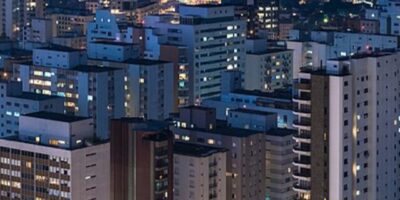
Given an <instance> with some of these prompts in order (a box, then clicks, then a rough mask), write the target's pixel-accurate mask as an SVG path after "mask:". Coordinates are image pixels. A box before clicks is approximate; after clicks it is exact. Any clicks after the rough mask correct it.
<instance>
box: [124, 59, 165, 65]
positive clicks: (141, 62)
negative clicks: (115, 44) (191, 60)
mask: <svg viewBox="0 0 400 200" xmlns="http://www.w3.org/2000/svg"><path fill="white" fill-rule="evenodd" d="M125 63H128V64H135V65H159V64H166V63H169V62H168V61H163V60H149V59H128V60H127V61H125Z"/></svg>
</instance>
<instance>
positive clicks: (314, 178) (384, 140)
mask: <svg viewBox="0 0 400 200" xmlns="http://www.w3.org/2000/svg"><path fill="white" fill-rule="evenodd" d="M398 58H399V53H396V52H380V53H371V54H356V55H354V56H352V57H351V59H349V58H343V59H334V60H329V61H328V62H327V65H326V67H325V68H324V69H321V70H316V71H315V70H309V71H307V70H303V71H302V72H301V73H300V74H299V81H298V83H297V89H298V90H297V94H296V95H295V96H294V99H293V101H294V103H295V107H294V113H295V114H296V115H297V120H296V121H295V122H294V126H295V127H296V128H297V130H298V133H297V135H295V136H294V139H295V141H296V143H297V144H296V146H295V147H294V149H293V151H294V152H295V153H296V154H297V158H296V159H295V161H294V165H295V169H294V172H293V177H294V178H295V179H297V182H296V183H295V185H294V190H295V191H296V192H298V197H299V199H313V200H314V199H316V200H323V199H343V200H361V199H362V200H365V199H368V200H369V199H371V200H372V199H398V198H399V174H398V173H399V160H398V149H397V147H398V145H399V142H400V140H399V139H400V138H399V130H400V129H399V123H400V122H399V120H400V118H399V111H400V110H399V109H400V108H399V104H398V98H399V89H400V88H399V66H400V60H399V59H398Z"/></svg>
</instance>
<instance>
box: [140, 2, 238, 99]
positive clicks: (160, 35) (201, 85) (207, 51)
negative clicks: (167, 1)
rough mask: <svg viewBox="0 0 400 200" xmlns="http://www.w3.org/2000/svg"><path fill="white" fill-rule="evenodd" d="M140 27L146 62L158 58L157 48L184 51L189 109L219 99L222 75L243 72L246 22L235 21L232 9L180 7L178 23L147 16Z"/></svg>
mask: <svg viewBox="0 0 400 200" xmlns="http://www.w3.org/2000/svg"><path fill="white" fill-rule="evenodd" d="M144 26H145V27H146V28H147V30H146V31H147V32H146V40H145V44H146V49H145V52H144V54H145V56H146V57H147V58H152V57H159V54H160V45H158V46H157V44H173V45H182V46H186V47H187V60H188V62H187V63H188V66H189V69H187V71H188V75H189V78H188V88H189V91H188V92H189V95H188V96H189V103H188V104H189V105H191V104H198V103H200V102H201V101H202V100H204V99H209V98H212V97H216V96H219V94H220V92H221V83H220V80H221V72H222V71H225V70H227V69H228V70H232V69H239V70H241V71H244V65H245V56H246V52H245V36H246V34H245V30H246V22H245V21H244V20H242V19H237V18H236V17H235V15H234V7H233V6H221V5H196V6H190V5H181V6H180V7H179V20H176V19H174V17H173V16H169V15H162V16H160V15H157V16H147V17H146V18H145V23H144ZM171 53H173V52H171ZM163 57H170V56H169V55H167V54H166V53H165V52H164V53H163Z"/></svg>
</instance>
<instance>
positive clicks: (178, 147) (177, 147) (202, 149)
mask: <svg viewBox="0 0 400 200" xmlns="http://www.w3.org/2000/svg"><path fill="white" fill-rule="evenodd" d="M226 151H227V149H223V148H216V147H210V146H205V145H200V144H192V143H183V142H176V143H175V144H174V154H179V155H185V156H191V157H208V156H211V155H213V154H215V153H220V152H226Z"/></svg>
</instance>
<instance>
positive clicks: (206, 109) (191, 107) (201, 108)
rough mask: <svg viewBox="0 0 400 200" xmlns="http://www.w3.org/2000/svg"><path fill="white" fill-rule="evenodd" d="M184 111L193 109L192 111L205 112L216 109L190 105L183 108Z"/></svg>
mask: <svg viewBox="0 0 400 200" xmlns="http://www.w3.org/2000/svg"><path fill="white" fill-rule="evenodd" d="M182 109H192V110H204V111H208V110H210V111H213V110H215V108H212V107H206V106H195V105H190V106H185V107H182Z"/></svg>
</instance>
